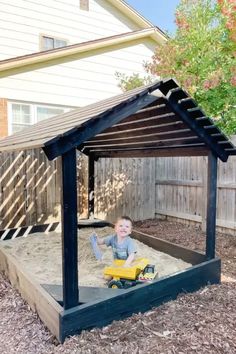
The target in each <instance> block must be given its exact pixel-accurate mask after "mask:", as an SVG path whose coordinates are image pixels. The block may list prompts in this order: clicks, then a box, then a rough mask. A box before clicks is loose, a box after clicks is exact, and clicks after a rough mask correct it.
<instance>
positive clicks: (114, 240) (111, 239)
mask: <svg viewBox="0 0 236 354" xmlns="http://www.w3.org/2000/svg"><path fill="white" fill-rule="evenodd" d="M131 231H132V220H131V219H130V218H129V217H128V216H121V217H120V218H118V219H117V221H116V224H115V232H116V233H115V234H114V235H111V236H107V237H105V238H103V239H102V238H97V244H98V245H106V246H107V247H109V246H111V247H112V252H113V257H114V259H123V260H126V261H125V263H124V265H123V267H129V266H130V265H131V263H132V261H133V260H134V257H135V253H136V252H137V250H136V245H135V243H134V241H133V240H132V238H131V237H130V234H131Z"/></svg>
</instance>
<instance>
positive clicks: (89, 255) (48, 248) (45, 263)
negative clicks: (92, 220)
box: [0, 227, 191, 287]
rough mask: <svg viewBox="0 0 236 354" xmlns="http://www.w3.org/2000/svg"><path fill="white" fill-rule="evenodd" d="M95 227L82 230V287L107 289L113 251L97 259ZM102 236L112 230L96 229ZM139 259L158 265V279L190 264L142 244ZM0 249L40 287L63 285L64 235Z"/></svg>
mask: <svg viewBox="0 0 236 354" xmlns="http://www.w3.org/2000/svg"><path fill="white" fill-rule="evenodd" d="M94 231H95V229H94V228H83V229H81V230H79V233H78V237H79V242H78V249H79V266H78V267H79V285H83V286H99V287H106V286H107V285H106V282H105V281H104V279H103V268H104V267H105V266H106V265H111V264H112V251H111V248H109V247H106V246H102V247H101V249H102V252H103V259H102V261H97V260H96V258H95V257H94V254H93V251H92V248H91V245H90V241H89V236H90V235H91V233H92V232H94ZM96 232H97V234H98V235H99V236H100V237H103V236H107V235H110V234H112V233H114V232H113V229H112V228H110V227H104V228H98V229H96ZM135 242H136V244H137V250H138V252H137V257H145V258H148V259H149V263H151V264H154V265H155V270H156V271H157V272H158V276H159V277H163V276H167V275H170V274H173V273H176V272H178V271H181V270H184V269H186V268H188V267H190V266H191V264H189V263H186V262H184V261H182V260H181V259H176V258H174V257H171V256H169V255H168V254H165V253H162V252H159V251H156V250H154V249H153V248H150V247H148V246H146V245H144V244H143V243H141V242H139V241H135ZM0 248H3V249H4V250H5V251H6V252H8V253H10V254H11V255H12V256H13V257H14V258H16V259H17V261H18V262H19V263H20V264H21V266H22V267H23V268H24V269H25V270H26V271H27V273H29V274H31V276H32V277H33V279H34V280H35V281H37V282H39V283H40V284H58V285H59V284H62V275H61V274H62V272H61V269H62V266H61V262H62V257H61V234H60V233H57V232H50V233H48V234H45V233H35V234H32V235H29V236H27V237H19V238H16V239H13V240H7V241H2V242H0Z"/></svg>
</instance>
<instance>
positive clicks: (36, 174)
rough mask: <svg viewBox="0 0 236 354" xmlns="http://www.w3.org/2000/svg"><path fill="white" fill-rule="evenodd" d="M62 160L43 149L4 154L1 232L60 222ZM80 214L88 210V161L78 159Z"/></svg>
mask: <svg viewBox="0 0 236 354" xmlns="http://www.w3.org/2000/svg"><path fill="white" fill-rule="evenodd" d="M59 167H60V159H56V160H53V161H49V160H48V159H47V157H46V155H45V154H44V152H43V151H42V150H41V149H34V150H26V151H20V152H19V151H17V152H12V153H1V154H0V229H8V228H16V227H21V226H28V225H35V224H44V223H51V222H55V221H59V220H60V203H61V196H60V193H61V191H60V179H61V174H60V168H59ZM77 169H78V190H79V193H78V203H79V204H78V210H79V211H80V213H81V214H82V213H83V210H86V203H87V196H86V193H87V187H86V185H87V184H86V182H85V181H86V173H87V169H86V161H85V158H80V159H78V164H77ZM82 215H83V214H82Z"/></svg>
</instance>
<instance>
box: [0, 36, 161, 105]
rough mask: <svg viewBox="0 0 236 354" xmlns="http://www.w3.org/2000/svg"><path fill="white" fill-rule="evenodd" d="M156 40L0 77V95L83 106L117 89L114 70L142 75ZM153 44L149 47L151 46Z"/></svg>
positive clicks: (114, 92)
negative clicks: (144, 63) (144, 64)
mask: <svg viewBox="0 0 236 354" xmlns="http://www.w3.org/2000/svg"><path fill="white" fill-rule="evenodd" d="M154 47H155V44H154V43H151V42H149V43H147V45H144V44H139V45H134V46H132V47H129V48H124V49H119V50H114V51H112V52H109V53H104V54H100V55H94V56H91V57H88V58H84V59H80V60H77V61H73V62H69V63H65V64H61V65H56V66H52V67H48V68H45V69H40V70H36V71H33V72H28V73H24V74H18V75H14V76H11V77H8V78H4V79H1V87H0V97H5V98H8V99H15V100H20V101H32V102H41V103H47V104H55V105H60V104H62V105H65V106H75V107H77V106H84V105H87V104H90V103H92V102H95V101H98V100H101V99H104V98H107V97H110V96H113V95H116V94H118V93H120V88H119V87H118V82H117V80H116V78H115V72H116V71H119V72H123V73H126V74H127V75H131V74H132V73H134V72H136V73H139V74H140V75H144V74H145V71H144V68H143V62H145V61H147V60H150V57H151V55H152V54H153V50H154ZM151 48H152V49H151Z"/></svg>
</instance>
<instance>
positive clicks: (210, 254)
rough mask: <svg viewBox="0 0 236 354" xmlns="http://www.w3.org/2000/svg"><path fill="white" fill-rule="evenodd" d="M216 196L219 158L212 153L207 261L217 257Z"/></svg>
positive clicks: (209, 167)
mask: <svg viewBox="0 0 236 354" xmlns="http://www.w3.org/2000/svg"><path fill="white" fill-rule="evenodd" d="M216 195H217V157H216V156H215V155H214V154H213V153H212V152H210V153H209V155H208V176H207V220H206V257H207V259H212V258H214V257H215V236H216ZM203 198H204V196H203Z"/></svg>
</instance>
